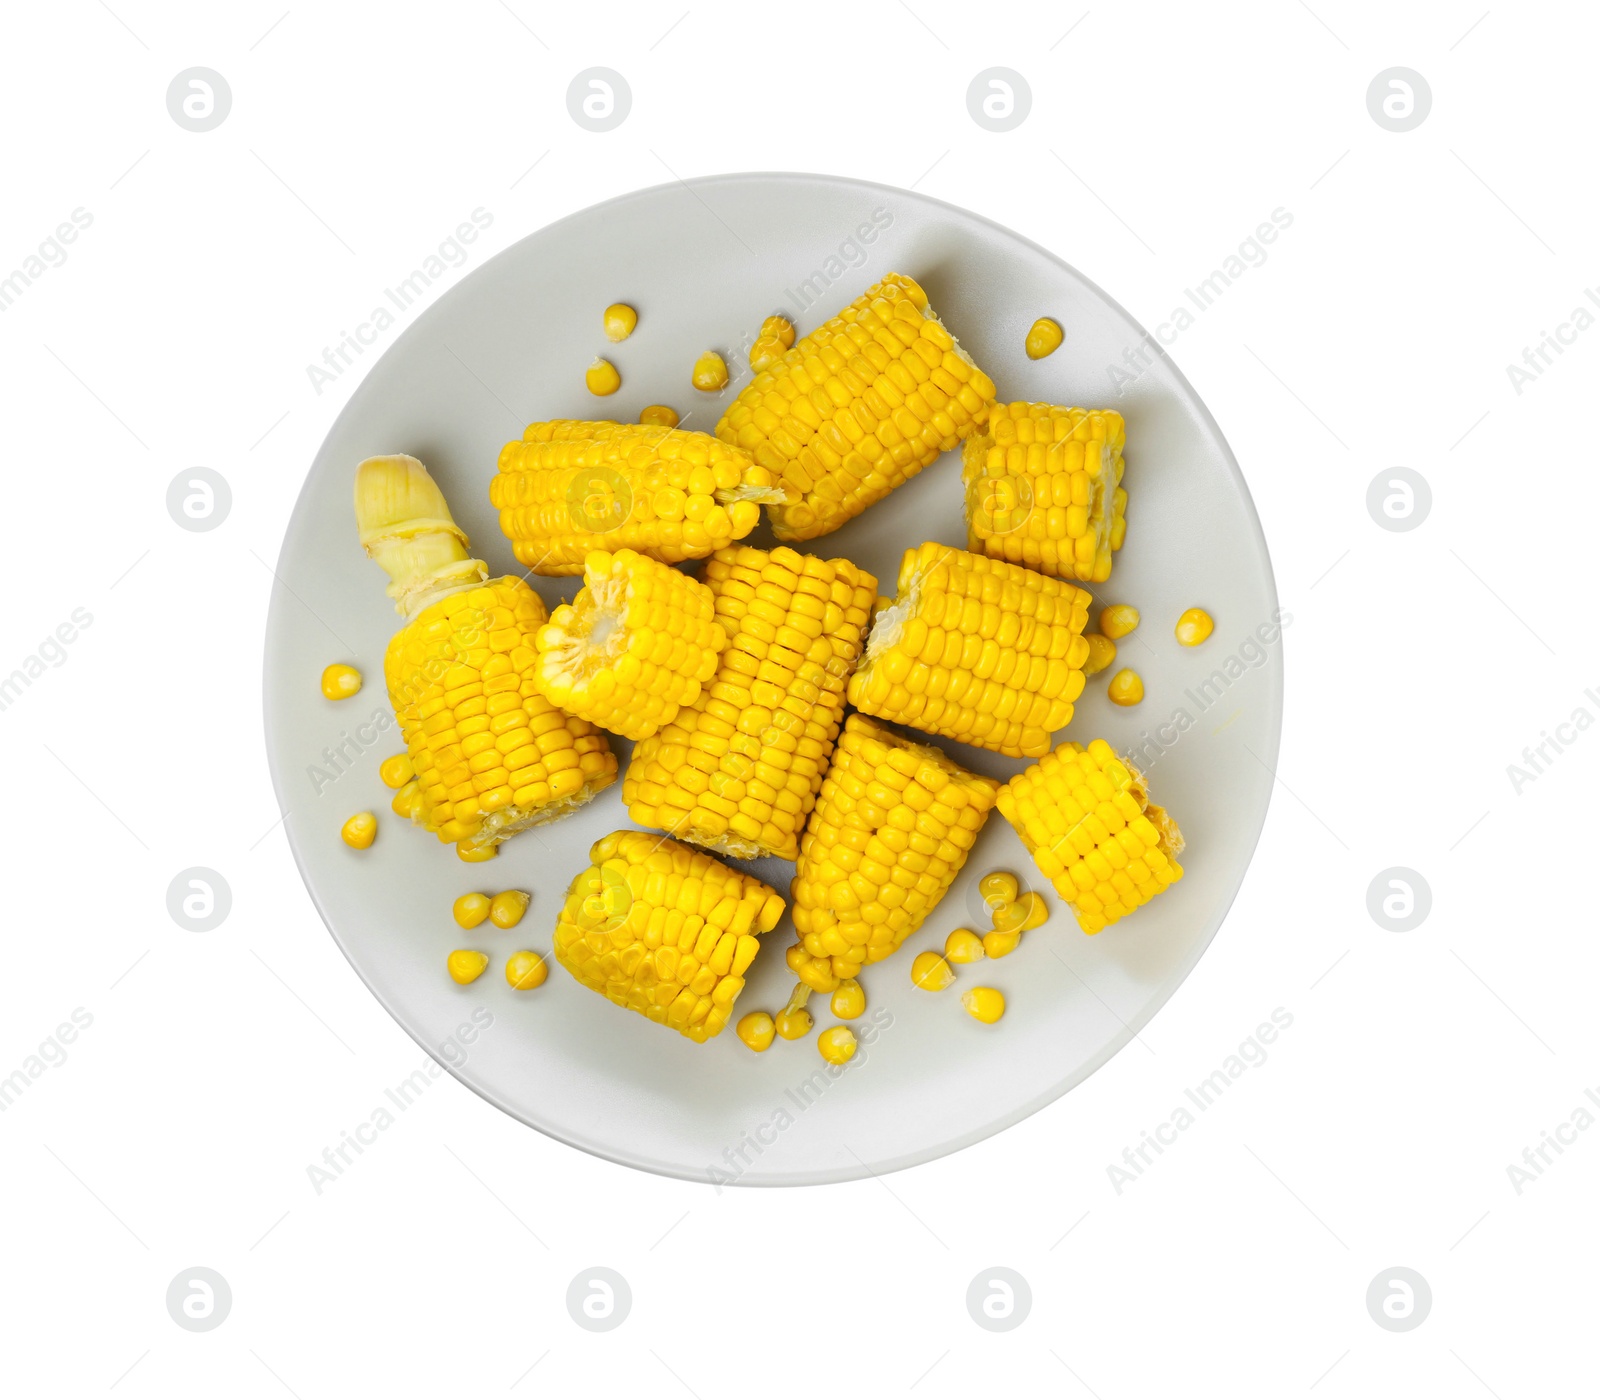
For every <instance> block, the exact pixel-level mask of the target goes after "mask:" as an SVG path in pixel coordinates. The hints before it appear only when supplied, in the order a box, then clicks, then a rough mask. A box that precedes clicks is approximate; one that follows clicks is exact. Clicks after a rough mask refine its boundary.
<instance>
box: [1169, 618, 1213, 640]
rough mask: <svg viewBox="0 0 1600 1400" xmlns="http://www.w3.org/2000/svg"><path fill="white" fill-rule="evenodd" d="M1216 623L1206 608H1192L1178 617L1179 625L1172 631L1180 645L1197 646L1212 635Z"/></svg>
mask: <svg viewBox="0 0 1600 1400" xmlns="http://www.w3.org/2000/svg"><path fill="white" fill-rule="evenodd" d="M1215 625H1216V624H1215V623H1213V622H1212V621H1211V614H1210V613H1208V612H1207V611H1206V610H1205V609H1204V608H1190V609H1188V610H1187V611H1186V612H1185V613H1184V614H1183V616H1182V617H1180V618H1179V619H1178V625H1177V626H1176V627H1174V628H1173V629H1172V631H1173V634H1174V635H1175V636H1176V637H1177V639H1178V645H1179V646H1185V647H1197V646H1199V645H1200V643H1201V642H1203V641H1205V639H1206V638H1207V637H1209V636H1210V635H1211V629H1212V628H1213V627H1214V626H1215Z"/></svg>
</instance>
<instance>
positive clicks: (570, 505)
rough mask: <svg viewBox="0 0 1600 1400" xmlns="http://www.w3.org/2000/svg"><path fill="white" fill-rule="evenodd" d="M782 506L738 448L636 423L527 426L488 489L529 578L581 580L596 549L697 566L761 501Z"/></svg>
mask: <svg viewBox="0 0 1600 1400" xmlns="http://www.w3.org/2000/svg"><path fill="white" fill-rule="evenodd" d="M785 499H787V495H786V493H785V492H784V491H783V490H782V489H781V488H780V487H778V486H777V484H776V478H775V477H774V476H773V475H772V473H771V472H769V471H767V469H766V468H764V467H758V466H757V465H756V464H755V463H754V462H753V461H752V460H751V458H750V454H749V453H747V452H745V451H744V450H743V449H741V448H738V447H730V446H729V445H728V444H727V443H724V442H718V441H717V439H716V438H714V437H712V436H711V435H710V434H709V433H696V432H690V431H689V430H688V429H684V428H668V427H663V426H658V425H656V424H644V423H605V422H594V423H586V422H576V421H571V420H567V419H558V420H555V421H552V422H548V423H530V424H529V425H528V429H527V431H526V432H525V433H523V435H522V438H521V440H520V441H516V442H508V443H507V444H506V445H505V446H504V447H503V448H501V449H500V463H499V472H498V473H497V474H496V476H495V478H494V480H493V481H491V482H490V483H489V501H490V503H491V504H492V505H493V506H494V507H495V508H496V509H497V510H498V511H499V512H500V528H501V530H502V531H504V533H505V536H506V538H507V539H508V540H510V541H511V547H512V549H513V550H514V551H515V553H516V556H517V559H518V560H519V561H520V562H521V563H523V564H525V565H526V566H527V567H528V568H530V569H532V570H533V571H534V572H535V573H537V574H581V573H582V572H583V561H584V558H585V556H586V555H588V554H589V553H591V552H592V551H594V550H597V549H601V550H613V551H614V550H618V549H635V550H638V551H639V552H640V553H641V554H647V555H649V556H650V557H651V558H652V559H659V560H661V561H662V562H663V563H667V564H675V563H678V562H679V561H680V560H684V559H703V558H704V557H705V556H706V555H708V554H710V553H711V552H712V551H713V550H715V549H721V548H722V547H724V546H725V545H728V544H731V543H732V542H733V541H734V540H740V539H743V538H744V537H745V536H746V535H748V534H749V533H750V532H751V531H752V530H753V529H755V527H756V523H757V522H758V521H759V520H760V518H761V503H762V502H777V501H782V500H785Z"/></svg>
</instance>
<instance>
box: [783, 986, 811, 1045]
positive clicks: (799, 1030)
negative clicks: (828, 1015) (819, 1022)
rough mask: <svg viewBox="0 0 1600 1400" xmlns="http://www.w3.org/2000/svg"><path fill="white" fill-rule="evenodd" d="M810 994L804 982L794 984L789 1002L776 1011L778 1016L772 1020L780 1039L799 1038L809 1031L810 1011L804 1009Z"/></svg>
mask: <svg viewBox="0 0 1600 1400" xmlns="http://www.w3.org/2000/svg"><path fill="white" fill-rule="evenodd" d="M810 996H811V988H810V987H808V986H806V984H805V983H804V982H796V983H795V984H794V991H793V992H792V993H791V994H790V996H789V1004H788V1005H787V1006H785V1007H784V1008H783V1010H782V1011H780V1012H779V1013H778V1018H777V1020H776V1021H775V1022H774V1029H775V1030H776V1031H777V1033H778V1035H779V1036H780V1037H781V1038H782V1039H784V1040H799V1039H800V1037H801V1036H803V1035H806V1034H808V1033H809V1032H810V1030H811V1026H812V1021H811V1013H810V1012H809V1011H807V1010H806V1002H807V1000H809V998H810Z"/></svg>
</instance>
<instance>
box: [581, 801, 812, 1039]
mask: <svg viewBox="0 0 1600 1400" xmlns="http://www.w3.org/2000/svg"><path fill="white" fill-rule="evenodd" d="M589 860H590V861H591V864H590V866H589V868H588V869H587V870H585V871H584V872H583V873H582V874H580V875H579V876H578V878H577V879H576V880H574V881H573V882H572V884H571V886H569V888H568V889H567V899H566V903H565V904H563V905H562V907H561V914H560V917H559V919H558V920H557V923H556V932H555V951H556V960H557V961H558V962H559V963H560V964H561V966H562V967H564V968H566V970H567V971H568V972H570V973H571V974H572V975H573V976H574V977H576V978H577V979H578V981H580V982H582V983H583V985H584V986H585V987H588V988H589V989H590V990H592V991H596V992H599V993H600V995H601V996H603V997H606V998H607V999H609V1000H611V1001H614V1002H616V1004H617V1005H618V1006H626V1007H629V1008H630V1009H632V1010H634V1011H637V1012H638V1013H639V1014H640V1015H641V1016H648V1017H649V1018H650V1019H651V1020H652V1021H656V1022H658V1023H660V1024H661V1025H666V1026H671V1027H672V1029H673V1030H675V1031H678V1032H679V1033H680V1034H682V1035H686V1036H688V1037H689V1039H690V1040H696V1041H702V1042H703V1041H706V1040H709V1039H710V1038H711V1037H712V1036H714V1035H716V1034H717V1032H718V1031H720V1030H721V1029H722V1028H723V1026H725V1025H726V1024H727V1023H728V1017H729V1015H730V1014H731V1013H732V1011H733V1002H734V998H735V997H737V996H738V995H739V993H740V991H741V990H742V989H743V987H744V972H745V969H746V968H748V967H749V966H750V963H751V960H752V959H753V958H754V957H755V955H756V952H757V950H758V949H759V947H760V943H759V942H758V941H757V939H758V936H759V935H760V934H763V933H768V932H770V931H771V930H772V929H773V928H774V927H776V925H777V923H778V920H779V919H781V918H782V917H783V899H782V897H781V896H780V895H779V894H778V893H777V892H776V891H775V890H773V889H770V888H769V887H768V886H766V885H764V884H762V883H761V881H759V880H757V879H756V878H755V877H754V876H753V875H744V874H741V873H740V872H739V871H737V870H730V869H729V868H728V867H727V866H725V865H723V864H722V862H721V861H718V860H714V859H713V858H712V857H710V856H708V855H706V854H705V853H704V852H703V851H697V850H695V849H694V848H693V847H690V846H685V845H683V844H681V843H680V842H677V841H673V840H671V839H670V838H668V837H665V836H655V835H652V834H650V833H648V832H643V831H614V832H612V833H611V835H609V836H602V837H601V838H600V839H599V840H598V841H596V842H595V843H594V845H593V846H591V847H590V848H589Z"/></svg>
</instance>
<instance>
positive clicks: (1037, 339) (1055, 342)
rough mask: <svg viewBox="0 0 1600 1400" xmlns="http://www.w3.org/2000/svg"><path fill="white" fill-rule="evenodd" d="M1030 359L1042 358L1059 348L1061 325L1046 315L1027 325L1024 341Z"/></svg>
mask: <svg viewBox="0 0 1600 1400" xmlns="http://www.w3.org/2000/svg"><path fill="white" fill-rule="evenodd" d="M1025 344H1026V346H1027V350H1028V358H1029V359H1030V360H1042V359H1044V357H1045V356H1046V355H1053V354H1055V352H1056V351H1057V350H1059V349H1060V348H1061V327H1060V326H1058V325H1057V324H1056V323H1055V322H1054V321H1052V320H1051V319H1050V318H1049V317H1048V316H1041V317H1040V318H1039V319H1038V320H1037V321H1035V322H1034V323H1033V324H1032V325H1031V326H1029V327H1028V339H1027V341H1026V342H1025Z"/></svg>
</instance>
